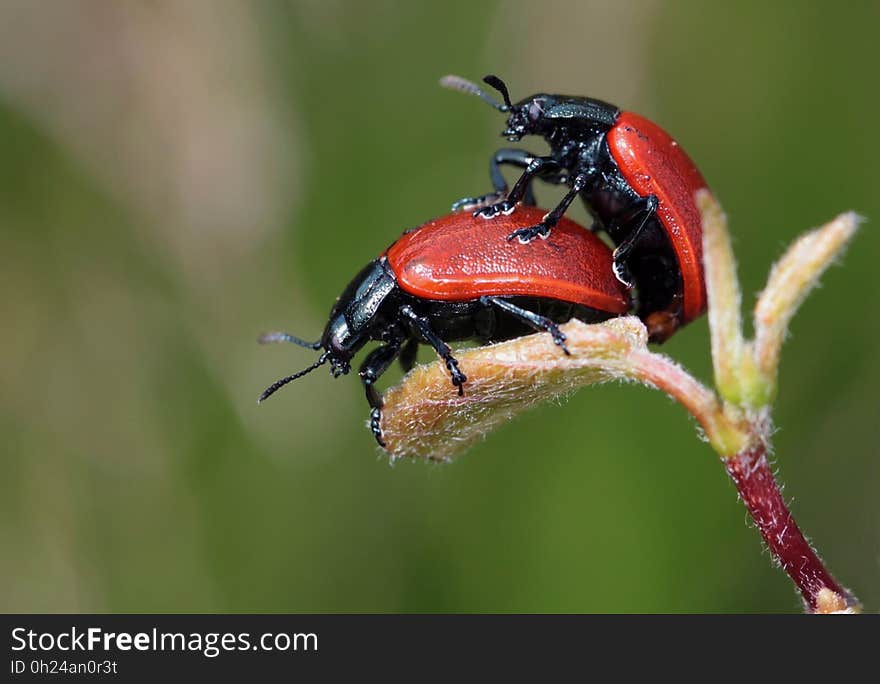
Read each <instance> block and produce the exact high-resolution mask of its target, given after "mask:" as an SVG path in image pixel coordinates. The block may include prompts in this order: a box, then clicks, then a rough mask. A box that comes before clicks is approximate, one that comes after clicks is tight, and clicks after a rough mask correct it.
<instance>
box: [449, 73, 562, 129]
mask: <svg viewBox="0 0 880 684" xmlns="http://www.w3.org/2000/svg"><path fill="white" fill-rule="evenodd" d="M483 81H484V82H485V83H486V84H488V85H490V86H492V87H493V88H495V90H497V91H498V92H499V93H500V94H501V97H502V98H503V100H504V104H501V103H499V102H496V101H495V100H494V99H493V98H492V97H490V96H489V95H487V94H486V93H485V92H484V91H483V90H482V89H481V88H480V87H479V86H478V85H476V84H474V83H471V82H470V81H467V80H465V79H463V78H461V77H459V76H444V77H443V78H442V79H440V84H441V85H442V86H445V87H446V88H452V89H453V90H459V91H461V92H464V93H470V94H471V95H476V96H477V97H479V98H481V99H482V100H483V101H484V102H487V103H489V104H490V105H492V106H493V107H495V109H497V110H498V111H499V112H504V113H505V114H508V115H509V116H508V118H507V128H505V129H504V131H502V133H501V135H503V136H504V137H505V138H507V139H508V140H510V141H511V142H519V141H520V140H521V139H522V138H523V136H526V135H543V134H544V132H545V128H546V126H545V123H546V119H545V117H544V114H545V112H546V111H547V110H549V109H550V108H551V107H552V106H553V105H555V104H556V98H554V97H553V96H552V95H545V94H539V95H532V96H531V97H528V98H526V99H525V100H522V101H521V102H517V103H516V104H513V103H512V102H511V101H510V93H509V92H508V90H507V85H506V84H505V83H504V81H502V80H501V79H500V78H498V77H497V76H495V75H494V74H489V75H488V76H486V77H484V78H483Z"/></svg>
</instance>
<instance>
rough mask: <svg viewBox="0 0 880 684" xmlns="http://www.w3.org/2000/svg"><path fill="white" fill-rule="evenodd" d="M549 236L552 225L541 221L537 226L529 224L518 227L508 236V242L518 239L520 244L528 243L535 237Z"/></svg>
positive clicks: (543, 238) (544, 237)
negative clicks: (525, 226) (524, 226)
mask: <svg viewBox="0 0 880 684" xmlns="http://www.w3.org/2000/svg"><path fill="white" fill-rule="evenodd" d="M549 236H550V226H548V225H547V224H546V223H539V224H538V225H536V226H529V227H528V228H517V229H516V230H515V231H513V232H512V233H511V234H510V235H508V236H507V240H508V242H512V241H513V240H514V239H516V240H519V242H520V244H523V245H527V244H529V243H530V242H531V241H532V240H534V239H535V238H541V239H542V240H546V239H547V238H548V237H549Z"/></svg>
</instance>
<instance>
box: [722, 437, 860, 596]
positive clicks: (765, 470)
mask: <svg viewBox="0 0 880 684" xmlns="http://www.w3.org/2000/svg"><path fill="white" fill-rule="evenodd" d="M722 461H723V462H724V467H725V469H726V470H727V474H728V475H730V478H731V479H732V480H733V483H734V484H735V485H736V489H737V491H738V492H739V495H740V497H742V500H743V503H744V504H745V505H746V508H747V509H748V511H749V514H750V515H751V516H752V519H753V520H754V521H755V524H756V525H757V526H758V530H759V531H760V533H761V536H762V537H763V538H764V541H765V542H766V543H767V546H768V547H769V548H770V552H771V553H772V554H773V557H774V558H775V559H776V560H777V561H778V562H779V564H780V565H781V566H782V569H783V570H785V572H786V573H787V574H788V576H789V577H790V578H791V579H792V581H793V582H794V583H795V585H796V586H797V588H798V590H799V591H800V592H801V596H802V597H803V599H804V603H805V604H806V606H807V609H808V611H809V612H811V613H817V612H822V613H824V612H836V611H843V610H847V609H850V610H857V609H858V602H857V601H856V599H855V598H854V597H853V596H852V595H851V594H850V593H849V592H848V591H847V590H846V589H844V588H843V587H842V586H840V584H838V582H837V580H835V579H834V577H832V575H831V573H830V572H829V571H828V570H827V569H826V568H825V565H824V564H823V563H822V561H821V560H820V558H819V557H818V556H817V555H816V553H815V552H814V551H813V549H812V547H810V544H809V542H807V540H806V539H805V538H804V535H803V534H802V533H801V531H800V529H799V528H798V526H797V524H796V523H795V521H794V518H793V517H792V515H791V511H789V510H788V507H787V506H786V505H785V501H784V500H783V498H782V493H781V492H780V491H779V485H778V484H777V482H776V478H774V477H773V472H772V471H771V470H770V464H769V462H768V461H767V450H766V447H765V445H763V444H758V445H757V446H753V447H751V448H749V449H746V450H744V451H741V452H740V453H738V454H737V455H736V456H733V457H732V458H726V459H722Z"/></svg>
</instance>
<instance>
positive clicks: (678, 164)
mask: <svg viewBox="0 0 880 684" xmlns="http://www.w3.org/2000/svg"><path fill="white" fill-rule="evenodd" d="M607 139H608V146H609V148H610V150H611V155H612V156H613V157H614V161H615V162H617V166H618V167H619V169H620V173H621V175H622V176H623V178H624V179H625V180H626V181H627V182H628V183H629V184H630V186H631V187H632V189H633V190H635V191H636V192H637V193H638V194H639V195H640V196H642V197H645V196H647V195H651V194H653V195H656V196H657V199H658V200H659V207H658V209H657V216H658V218H659V220H660V222H661V223H662V224H663V228H664V229H665V230H666V233H667V235H668V236H669V240H670V242H671V243H672V246H673V248H674V249H675V253H676V256H677V257H678V263H679V268H680V269H681V279H682V289H683V292H682V297H683V299H684V302H683V320H682V323H687V322H688V321H691V320H693V319H694V318H697V317H698V316H700V315H701V314H702V313H703V312H704V311H705V310H706V287H705V278H704V276H703V231H702V220H701V217H700V211H699V209H698V208H697V205H696V202H695V200H694V195H695V194H696V192H697V191H698V190H702V189H707V185H706V181H705V180H704V179H703V176H702V175H701V174H700V172H699V170H698V169H697V167H696V165H695V164H694V162H693V161H691V158H690V157H689V156H688V155H687V154H686V153H685V151H684V150H683V149H682V148H681V146H680V145H679V144H678V143H677V142H676V141H675V140H674V139H673V138H672V137H671V136H670V135H669V134H668V133H667V132H666V131H664V130H663V129H662V128H660V127H659V126H658V125H657V124H655V123H653V122H651V121H649V120H648V119H645V118H644V117H641V116H639V115H638V114H634V113H632V112H621V114H620V116H619V118H618V119H617V121H616V122H615V124H614V126H612V128H611V130H610V131H609V132H608V138H607Z"/></svg>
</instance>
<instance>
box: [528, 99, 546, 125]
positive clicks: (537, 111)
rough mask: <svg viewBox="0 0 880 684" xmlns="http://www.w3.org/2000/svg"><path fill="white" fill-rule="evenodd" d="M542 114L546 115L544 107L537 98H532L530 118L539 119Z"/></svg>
mask: <svg viewBox="0 0 880 684" xmlns="http://www.w3.org/2000/svg"><path fill="white" fill-rule="evenodd" d="M542 116H544V108H543V107H542V106H541V103H540V102H538V101H537V100H532V102H531V104H529V119H531V120H532V121H537V120H538V119H540V118H541V117H542Z"/></svg>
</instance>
